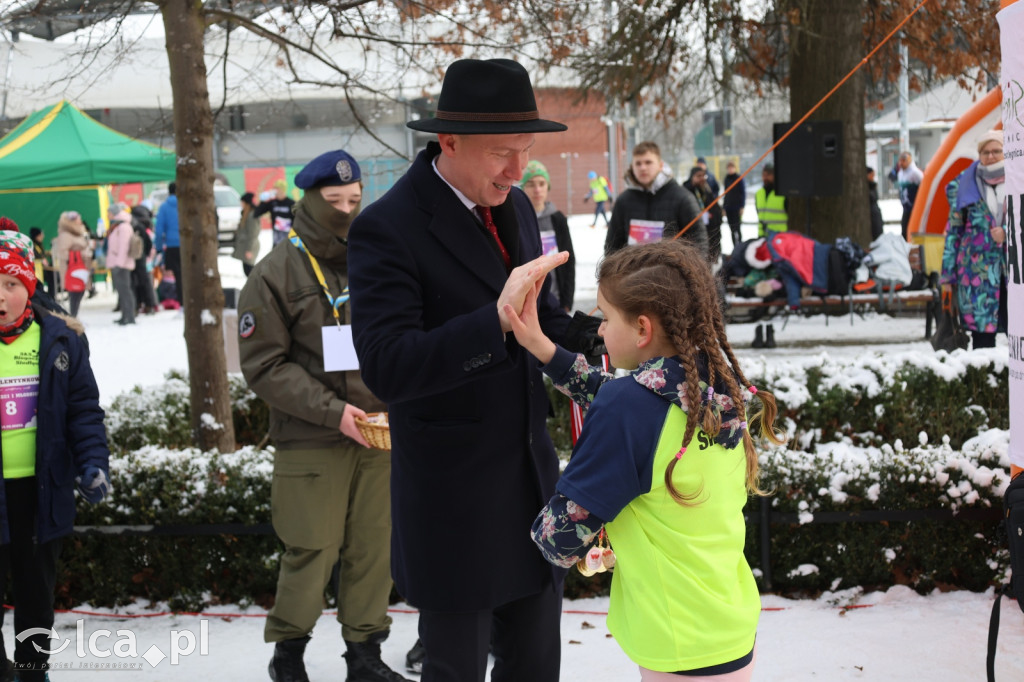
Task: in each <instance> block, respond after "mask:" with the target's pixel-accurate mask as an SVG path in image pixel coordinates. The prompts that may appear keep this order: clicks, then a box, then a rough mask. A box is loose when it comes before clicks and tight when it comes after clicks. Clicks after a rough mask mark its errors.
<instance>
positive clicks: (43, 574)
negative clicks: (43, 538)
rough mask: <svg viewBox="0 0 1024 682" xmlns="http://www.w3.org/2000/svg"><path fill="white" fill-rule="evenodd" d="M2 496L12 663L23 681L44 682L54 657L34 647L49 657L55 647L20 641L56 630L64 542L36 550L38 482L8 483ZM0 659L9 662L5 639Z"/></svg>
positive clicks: (0, 566)
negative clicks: (7, 539) (29, 632)
mask: <svg viewBox="0 0 1024 682" xmlns="http://www.w3.org/2000/svg"><path fill="white" fill-rule="evenodd" d="M4 490H5V492H6V495H7V527H8V529H9V530H10V534H11V542H10V544H7V545H2V546H0V594H4V593H6V590H7V584H8V583H7V579H8V572H10V577H11V582H12V587H13V597H14V634H15V640H14V661H15V664H16V665H17V666H18V675H19V679H21V680H24V681H25V682H32V681H33V680H40V681H41V680H42V679H43V677H44V675H45V664H46V662H47V661H48V660H49V659H50V655H49V654H47V653H41V652H39V651H37V650H36V647H34V646H33V643H35V644H37V645H38V646H39V647H40V648H42V649H43V650H44V651H45V650H47V649H50V648H51V646H52V645H53V644H54V642H52V641H50V640H48V639H47V635H46V634H40V635H32V636H31V637H26V638H25V640H24V641H21V642H19V641H18V640H17V639H16V637H17V634H18V633H20V632H24V631H25V630H30V629H32V628H43V629H44V630H46V631H49V630H50V628H52V627H53V590H54V587H55V586H56V583H57V559H58V558H59V557H60V547H61V541H60V539H59V538H58V539H56V540H51V541H50V542H47V543H44V544H42V545H38V544H36V539H35V527H36V479H35V477H34V476H32V477H29V478H15V479H8V480H5V481H4ZM3 620H4V613H3V609H0V626H2V625H3ZM0 656H4V657H5V658H6V651H5V650H4V644H3V639H2V638H0Z"/></svg>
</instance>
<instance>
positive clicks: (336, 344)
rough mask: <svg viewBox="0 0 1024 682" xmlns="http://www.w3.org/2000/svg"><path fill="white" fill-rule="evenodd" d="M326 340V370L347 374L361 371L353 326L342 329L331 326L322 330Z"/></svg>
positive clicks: (347, 325)
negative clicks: (356, 370)
mask: <svg viewBox="0 0 1024 682" xmlns="http://www.w3.org/2000/svg"><path fill="white" fill-rule="evenodd" d="M321 333H322V335H323V340H324V370H325V371H327V372H345V371H348V370H350V369H359V359H358V358H357V357H356V347H355V344H353V343H352V325H350V324H344V325H341V326H340V327H339V326H338V325H336V324H329V325H327V326H326V327H324V328H323V329H322V330H321Z"/></svg>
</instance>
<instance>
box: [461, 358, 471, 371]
mask: <svg viewBox="0 0 1024 682" xmlns="http://www.w3.org/2000/svg"><path fill="white" fill-rule="evenodd" d="M462 369H464V370H466V371H467V372H468V371H469V370H471V369H473V365H471V364H469V361H468V360H467V361H466V362H464V363H462Z"/></svg>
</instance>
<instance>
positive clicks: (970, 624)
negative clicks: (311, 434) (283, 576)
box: [4, 587, 1024, 682]
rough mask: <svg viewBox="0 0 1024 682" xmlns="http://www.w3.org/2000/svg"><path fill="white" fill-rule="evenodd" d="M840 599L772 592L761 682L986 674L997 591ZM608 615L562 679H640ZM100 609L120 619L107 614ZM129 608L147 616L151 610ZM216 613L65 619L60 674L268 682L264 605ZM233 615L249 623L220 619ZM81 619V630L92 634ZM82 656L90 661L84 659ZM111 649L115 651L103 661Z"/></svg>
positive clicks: (1021, 675) (594, 626)
mask: <svg viewBox="0 0 1024 682" xmlns="http://www.w3.org/2000/svg"><path fill="white" fill-rule="evenodd" d="M832 597H835V595H832ZM839 601H840V602H841V605H839V606H837V605H835V604H833V603H831V601H830V596H829V595H826V596H823V597H822V598H820V599H817V600H800V601H794V600H787V599H782V598H780V597H776V596H773V595H765V596H764V597H763V611H762V613H761V623H760V627H759V628H758V637H757V662H756V664H755V670H754V678H753V679H754V680H755V682H803V681H808V682H809V681H812V680H827V681H829V682H831V681H833V680H873V681H877V682H881V681H886V682H888V681H891V680H936V681H942V682H946V681H949V682H952V681H954V680H956V681H960V680H981V679H985V652H986V642H987V632H988V618H989V612H990V609H991V605H992V601H991V595H990V594H974V593H971V592H951V593H946V594H938V593H936V594H932V595H928V596H920V595H918V594H916V593H914V592H913V591H911V590H910V589H908V588H904V587H894V588H891V589H890V590H888V591H887V592H878V593H869V594H866V595H863V596H861V597H860V598H859V599H857V600H855V601H856V604H855V605H854V606H855V607H854V608H844V607H845V606H847V604H846V601H845V599H840V600H839ZM1002 607H1003V611H1002V614H1003V615H1002V628H1001V630H1000V633H999V647H998V652H997V654H996V679H997V680H1000V681H1002V680H1021V679H1024V657H1022V656H1021V655H1020V652H1021V651H1024V626H1022V620H1024V616H1022V614H1021V612H1020V611H1019V610H1018V609H1017V606H1016V604H1015V603H1013V602H1010V601H1004V602H1003V605H1002ZM607 609H608V600H607V599H606V598H598V599H585V600H577V601H567V602H565V603H564V610H563V616H562V632H561V637H562V667H561V670H562V673H561V679H562V680H563V682H624V681H627V680H638V679H639V675H638V674H637V668H636V666H635V665H634V664H633V663H632V662H631V661H630V660H629V659H628V658H626V656H625V655H624V654H623V653H622V651H621V649H619V647H618V645H616V644H615V641H614V639H612V638H611V637H610V635H609V634H608V629H607V626H606V624H605V613H606V612H607ZM80 610H81V611H86V612H88V614H92V613H96V612H97V611H93V610H91V609H89V607H88V606H83V607H81V609H80ZM98 611H99V612H104V613H109V610H106V609H100V610H98ZM130 611H134V612H135V613H140V612H144V611H143V610H142V609H131V610H130ZM208 614H209V615H199V616H192V615H168V616H157V617H149V618H137V619H128V618H118V617H115V616H107V615H102V616H100V615H84V614H79V613H66V614H59V615H58V617H57V623H56V630H57V635H58V636H57V638H56V639H53V640H51V641H52V646H51V650H56V649H58V648H60V647H61V646H66V648H64V649H63V650H62V651H61V652H60V653H59V654H56V655H55V656H53V657H52V662H53V664H54V665H55V666H66V669H67V670H68V671H71V670H74V671H75V675H74V676H71V675H68V674H66V673H65V672H63V671H61V670H56V671H55V672H54V673H53V679H54V680H58V679H75V680H82V681H83V682H87V681H88V680H100V679H110V678H109V676H108V673H109V672H110V671H109V670H105V671H96V672H89V671H88V670H90V669H91V668H90V667H95V666H100V665H134V666H136V669H135V671H134V674H133V675H131V678H132V679H137V677H139V678H144V679H146V680H154V681H160V682H192V681H193V680H197V679H200V680H206V679H217V680H225V682H229V681H237V682H243V681H244V682H251V681H252V680H264V679H267V677H266V666H267V662H268V661H269V659H270V655H271V652H272V646H271V645H269V644H265V643H264V642H263V623H264V620H263V616H264V615H265V612H264V611H262V610H261V609H257V608H252V609H248V610H245V611H241V612H240V611H239V610H238V609H237V608H234V607H230V606H225V607H216V608H211V609H209V612H208ZM223 614H231V615H240V616H241V617H237V618H228V617H221V615H223ZM391 617H392V619H393V624H392V629H391V637H390V638H389V639H388V640H387V641H386V642H385V643H384V646H383V658H384V660H385V661H386V662H387V663H388V664H390V665H391V666H392V667H393V668H395V669H396V670H399V671H401V670H404V667H403V666H404V661H405V652H406V651H407V650H408V648H409V647H410V646H412V644H413V642H414V641H415V640H416V623H417V618H416V615H415V613H414V612H413V611H412V609H409V608H408V607H406V606H405V605H403V604H400V605H397V606H396V607H395V608H393V609H392V612H391ZM78 621H81V623H82V624H81V636H79V633H78V629H77V628H78V625H77V623H78ZM203 621H205V622H206V624H205V626H204V625H203ZM103 630H106V631H108V633H103V632H102V631H103ZM204 630H205V633H206V638H205V640H206V642H205V646H204V645H203V642H202V636H203V633H204ZM127 631H130V633H131V634H128V632H127ZM4 634H5V638H6V643H7V647H8V649H7V650H8V651H12V646H13V638H12V635H11V633H10V627H9V626H8V628H6V631H5V633H4ZM190 638H191V640H192V648H193V650H192V652H191V653H187V654H185V653H184V652H186V651H189V644H190ZM132 639H134V640H135V642H136V645H135V649H134V653H135V654H136V656H134V657H130V656H127V655H125V654H131V653H132V651H131V650H130V649H128V644H129V643H130V642H131V641H132ZM153 647H155V649H153ZM79 649H80V650H81V652H82V654H83V655H79ZM343 650H344V645H343V643H342V642H341V635H340V629H339V627H338V624H337V621H336V620H335V619H334V616H333V613H331V612H328V613H325V615H324V616H322V617H321V618H320V620H319V622H318V623H317V626H316V628H315V629H314V631H313V639H312V641H311V642H310V644H309V647H308V648H307V650H306V663H307V669H308V672H309V675H310V679H311V680H313V681H314V682H320V681H326V680H340V679H342V675H343V669H344V664H343V662H342V660H341V658H340V656H341V653H342V651H343ZM175 651H177V652H179V655H177V656H176V657H175V658H176V661H177V662H176V663H172V660H175V659H172V658H171V656H172V653H174V652H175ZM204 652H205V653H204ZM105 653H106V654H107V655H106V656H103V654H105ZM144 655H145V656H146V658H145V659H144V658H143V656H144ZM161 655H162V656H164V657H166V658H161ZM101 656H103V657H101ZM150 659H152V661H155V662H156V665H155V666H153V665H151V664H150ZM136 676H137V677H136ZM118 679H121V677H120V676H119V677H118Z"/></svg>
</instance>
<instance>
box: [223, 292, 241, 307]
mask: <svg viewBox="0 0 1024 682" xmlns="http://www.w3.org/2000/svg"><path fill="white" fill-rule="evenodd" d="M221 289H222V290H223V291H224V307H225V308H237V307H238V294H239V290H238V289H229V288H227V287H221Z"/></svg>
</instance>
